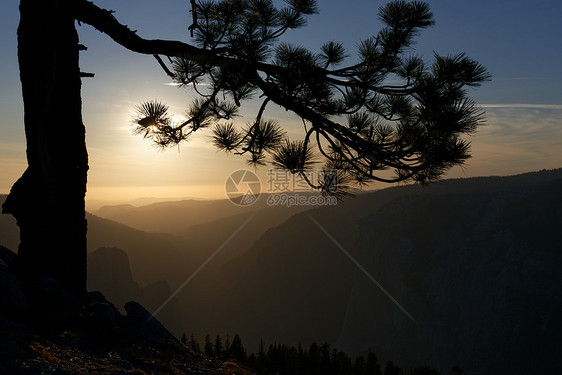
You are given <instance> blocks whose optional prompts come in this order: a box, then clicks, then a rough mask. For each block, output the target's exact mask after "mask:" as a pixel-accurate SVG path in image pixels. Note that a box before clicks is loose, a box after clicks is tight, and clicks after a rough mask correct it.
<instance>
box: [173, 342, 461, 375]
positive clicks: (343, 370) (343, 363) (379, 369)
mask: <svg viewBox="0 0 562 375" xmlns="http://www.w3.org/2000/svg"><path fill="white" fill-rule="evenodd" d="M181 342H182V343H183V344H184V345H186V346H187V347H189V348H191V349H192V350H194V351H195V352H198V353H202V354H205V355H206V356H209V357H214V358H217V359H220V360H223V361H235V362H238V363H240V364H242V365H245V366H247V367H249V368H251V369H253V370H255V371H256V373H258V374H263V375H267V374H279V375H293V374H295V375H296V374H299V375H349V374H351V375H406V374H407V375H439V372H438V371H437V370H436V369H434V368H432V367H431V366H417V367H414V368H411V369H409V370H408V371H404V370H402V369H401V368H400V367H399V366H398V365H396V364H395V363H394V362H392V361H388V362H386V364H384V366H383V365H381V363H380V362H379V359H378V357H377V355H376V354H375V353H374V352H372V351H368V352H367V353H366V354H365V355H358V356H355V357H351V356H349V355H348V354H347V353H345V352H343V351H342V350H339V349H336V348H331V347H330V344H328V343H323V344H318V343H316V342H313V343H312V344H310V346H309V347H307V348H305V347H303V346H302V345H300V344H299V345H298V346H297V347H295V346H288V345H285V344H279V343H273V344H270V345H269V346H267V347H266V344H265V343H264V341H263V340H261V341H260V345H259V349H258V352H257V353H253V352H252V353H249V354H248V351H247V350H246V348H245V347H244V344H243V343H242V339H241V337H240V335H238V334H236V335H234V336H233V337H232V339H231V338H230V336H229V335H226V338H225V339H224V340H223V339H222V338H221V336H220V335H217V336H216V337H215V338H214V340H213V339H211V336H210V335H206V336H205V341H204V343H203V345H200V344H199V342H198V341H197V340H196V338H195V336H194V335H193V334H192V335H191V336H190V337H187V335H186V334H184V335H183V336H182V338H181ZM448 374H449V375H462V374H463V371H462V370H461V369H460V368H459V367H458V366H453V367H452V368H451V370H450V371H449V372H448Z"/></svg>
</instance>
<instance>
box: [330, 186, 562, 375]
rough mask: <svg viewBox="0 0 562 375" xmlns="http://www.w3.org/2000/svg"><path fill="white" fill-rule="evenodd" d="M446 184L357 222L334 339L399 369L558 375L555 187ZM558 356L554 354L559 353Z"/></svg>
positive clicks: (559, 259) (560, 265) (559, 253)
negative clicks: (354, 256) (354, 260)
mask: <svg viewBox="0 0 562 375" xmlns="http://www.w3.org/2000/svg"><path fill="white" fill-rule="evenodd" d="M470 184H472V186H467V182H465V183H464V184H463V185H460V184H459V183H457V182H451V183H448V184H444V185H441V186H437V187H435V188H433V187H432V188H430V189H427V190H420V191H417V192H415V193H412V194H408V195H405V196H402V197H400V198H398V199H396V200H394V201H392V202H391V203H389V204H387V205H386V206H384V207H382V208H381V209H379V210H378V211H376V212H374V213H372V214H371V215H370V216H368V217H366V218H365V219H364V220H363V221H362V222H361V224H360V226H359V229H358V232H357V243H358V250H359V254H358V258H359V259H358V261H359V262H360V263H361V264H362V265H363V266H364V267H365V268H366V269H367V271H368V272H369V273H370V274H371V275H372V276H373V277H374V278H375V279H376V280H377V281H378V282H380V284H381V285H382V286H383V287H384V288H385V289H386V290H387V291H388V292H389V293H390V294H391V295H392V296H393V297H394V298H395V299H396V300H397V302H398V303H399V304H400V305H401V306H402V307H403V308H404V309H405V310H406V311H407V312H408V313H410V314H411V315H412V317H413V319H414V320H415V322H414V321H412V320H411V319H409V317H408V316H407V315H406V314H405V313H404V312H403V311H401V310H400V308H399V307H398V306H397V305H396V304H395V303H393V302H392V301H391V300H390V299H389V298H388V297H387V296H386V295H385V294H383V293H382V292H381V290H380V289H379V288H378V287H377V286H376V285H374V283H372V282H371V281H370V280H369V279H368V278H367V277H366V276H365V275H364V274H363V273H362V272H360V271H357V272H356V274H355V281H354V283H353V287H352V292H351V295H350V299H349V303H348V307H347V311H346V318H345V322H344V325H343V328H342V332H341V336H340V340H339V341H340V344H341V345H342V346H343V347H344V349H346V350H348V351H351V352H356V351H360V350H364V349H367V348H374V349H375V350H376V351H377V353H380V354H381V357H383V358H384V357H386V358H391V359H393V360H394V361H396V362H398V363H401V364H402V365H403V366H406V367H407V365H408V364H409V363H411V364H415V363H417V364H419V363H431V364H433V365H435V366H437V367H439V368H440V369H441V371H442V372H446V370H447V369H450V368H451V366H452V365H454V364H456V365H459V366H460V367H461V368H463V369H464V370H465V371H466V372H467V373H470V374H491V373H506V374H507V373H517V374H526V373H529V374H531V373H553V372H552V371H553V370H556V371H555V372H559V371H561V370H562V360H561V359H560V357H559V355H558V354H559V353H562V340H561V339H560V333H561V332H562V323H561V322H560V319H559V317H560V316H562V272H561V270H562V242H560V235H559V233H560V225H561V223H562V196H561V194H560V193H561V192H562V180H560V179H554V180H552V181H550V182H541V181H537V182H536V183H527V182H526V181H522V180H521V181H513V180H503V181H499V180H498V181H492V180H490V179H488V180H481V181H478V180H473V181H471V182H469V183H468V185H470ZM557 353H558V354H557Z"/></svg>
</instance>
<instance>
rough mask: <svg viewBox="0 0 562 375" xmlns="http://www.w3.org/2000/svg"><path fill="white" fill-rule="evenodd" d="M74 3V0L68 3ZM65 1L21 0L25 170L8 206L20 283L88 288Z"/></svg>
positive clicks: (82, 163)
mask: <svg viewBox="0 0 562 375" xmlns="http://www.w3.org/2000/svg"><path fill="white" fill-rule="evenodd" d="M68 1H72V0H68ZM64 4H65V0H21V2H20V14H21V20H20V25H19V28H18V59H19V66H20V79H21V84H22V94H23V103H24V112H25V113H24V122H25V134H26V140H27V162H28V168H27V170H26V171H25V172H24V174H23V175H22V177H21V178H20V179H19V180H18V181H17V182H16V183H15V184H14V186H13V187H12V190H11V192H10V194H9V196H8V198H7V199H6V202H5V204H4V206H3V212H4V213H10V214H12V215H13V216H14V217H15V218H16V220H17V224H18V226H19V227H20V245H19V248H18V255H17V257H16V259H15V260H14V262H13V263H12V265H11V267H12V269H13V272H14V273H15V274H16V276H17V277H18V278H19V279H20V280H24V281H33V280H36V279H38V278H40V277H52V278H55V279H57V280H58V281H59V283H60V284H61V285H62V286H63V287H64V288H66V289H68V290H71V291H76V292H83V291H85V290H86V229H87V223H86V219H85V209H84V197H85V194H86V178H87V171H88V155H87V151H86V142H85V129H84V125H83V123H82V113H81V110H82V103H81V96H80V87H81V81H80V69H79V65H78V51H79V48H78V34H77V32H76V28H75V21H74V18H73V17H72V15H71V14H69V13H68V12H67V11H65V9H64Z"/></svg>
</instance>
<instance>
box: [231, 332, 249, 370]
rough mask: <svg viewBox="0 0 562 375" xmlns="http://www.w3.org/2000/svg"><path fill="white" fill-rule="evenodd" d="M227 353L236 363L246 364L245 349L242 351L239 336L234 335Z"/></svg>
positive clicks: (242, 346) (242, 347)
mask: <svg viewBox="0 0 562 375" xmlns="http://www.w3.org/2000/svg"><path fill="white" fill-rule="evenodd" d="M229 353H230V356H231V357H232V358H234V359H236V361H238V362H240V363H245V362H246V349H244V345H243V344H242V339H241V338H240V335H238V334H236V335H234V337H233V338H232V343H231V344H230V350H229Z"/></svg>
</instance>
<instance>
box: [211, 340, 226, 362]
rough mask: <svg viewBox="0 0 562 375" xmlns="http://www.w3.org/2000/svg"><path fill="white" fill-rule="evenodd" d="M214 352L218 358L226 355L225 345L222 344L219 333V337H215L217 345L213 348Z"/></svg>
mask: <svg viewBox="0 0 562 375" xmlns="http://www.w3.org/2000/svg"><path fill="white" fill-rule="evenodd" d="M213 353H214V355H215V357H217V358H222V357H224V346H223V345H222V340H221V337H220V336H219V335H217V337H216V338H215V347H214V348H213Z"/></svg>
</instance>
